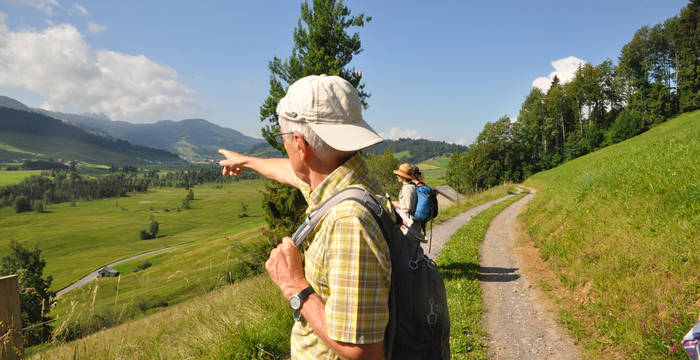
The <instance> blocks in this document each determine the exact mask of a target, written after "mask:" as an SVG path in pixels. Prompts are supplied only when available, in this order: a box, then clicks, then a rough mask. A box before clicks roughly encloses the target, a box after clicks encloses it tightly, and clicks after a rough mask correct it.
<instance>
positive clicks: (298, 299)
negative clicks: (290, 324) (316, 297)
mask: <svg viewBox="0 0 700 360" xmlns="http://www.w3.org/2000/svg"><path fill="white" fill-rule="evenodd" d="M313 293H314V288H312V287H311V286H309V287H307V288H306V289H304V290H302V291H300V292H299V293H298V294H296V295H292V297H290V298H289V306H290V307H291V308H292V310H294V313H293V314H292V317H293V318H294V321H299V320H300V319H301V311H299V309H301V304H302V303H303V302H304V300H306V299H307V298H308V297H309V295H311V294H313Z"/></svg>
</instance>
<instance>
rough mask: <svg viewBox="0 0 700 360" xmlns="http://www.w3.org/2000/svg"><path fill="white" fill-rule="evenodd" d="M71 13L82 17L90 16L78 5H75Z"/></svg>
mask: <svg viewBox="0 0 700 360" xmlns="http://www.w3.org/2000/svg"><path fill="white" fill-rule="evenodd" d="M70 13H71V14H80V15H88V14H89V13H88V11H87V9H86V8H85V7H84V6H82V5H80V4H78V3H75V4H73V7H72V8H71V9H70Z"/></svg>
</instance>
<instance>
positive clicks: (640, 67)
mask: <svg viewBox="0 0 700 360" xmlns="http://www.w3.org/2000/svg"><path fill="white" fill-rule="evenodd" d="M698 23H700V2H698V1H697V0H694V1H691V2H690V3H689V4H688V5H687V6H686V7H685V8H683V9H682V10H681V11H680V14H679V15H678V16H674V17H672V18H669V19H667V20H666V21H664V22H663V23H659V24H656V25H654V26H646V25H645V26H642V27H641V28H640V29H638V30H637V31H636V32H635V33H634V36H633V37H632V39H631V40H630V41H629V42H628V43H627V44H625V45H624V46H623V47H622V49H621V51H620V55H619V57H618V63H617V65H615V64H613V62H612V61H611V60H606V61H603V62H602V63H601V64H598V65H593V64H588V63H587V64H585V65H583V66H581V67H579V68H578V70H577V71H576V73H575V76H574V78H573V79H572V80H571V81H569V82H567V83H562V82H561V81H560V79H559V78H557V77H556V76H555V77H554V79H553V81H552V83H551V86H550V88H549V89H548V90H547V91H543V90H541V89H540V88H537V87H533V88H532V90H531V91H530V93H529V94H528V95H527V97H526V98H525V101H524V102H523V103H522V105H521V108H520V112H519V114H518V116H517V119H516V120H515V121H513V120H512V119H510V118H509V117H508V116H504V117H502V118H501V119H499V120H497V121H495V122H489V123H487V124H486V125H485V126H484V128H483V130H482V131H481V133H480V134H479V135H478V137H477V138H476V140H475V142H474V144H473V145H472V146H471V147H470V148H469V150H468V151H465V152H455V153H453V154H452V156H451V158H450V163H449V167H448V170H447V173H446V178H447V183H448V184H449V185H450V186H452V187H453V188H455V189H456V190H458V191H460V192H462V193H467V192H471V191H476V190H479V189H485V188H489V187H491V186H494V185H496V184H499V183H503V182H507V181H512V182H521V181H523V180H524V179H526V178H528V177H529V176H530V175H532V174H534V173H537V172H539V171H542V170H547V169H551V168H553V167H556V166H558V165H559V164H561V163H563V162H566V161H568V160H571V159H574V158H577V157H579V156H582V155H585V154H588V153H590V152H593V151H595V150H597V149H600V148H603V147H606V146H609V145H612V144H615V143H618V142H620V141H623V140H625V139H628V138H631V137H633V136H636V135H638V134H640V133H642V132H644V131H646V130H648V129H650V128H651V127H653V126H655V125H658V124H660V123H663V122H665V121H666V120H667V119H669V118H671V117H673V116H675V115H677V114H680V113H684V112H688V111H693V110H695V109H698V108H700V27H698Z"/></svg>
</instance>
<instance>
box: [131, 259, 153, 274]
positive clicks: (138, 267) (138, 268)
mask: <svg viewBox="0 0 700 360" xmlns="http://www.w3.org/2000/svg"><path fill="white" fill-rule="evenodd" d="M151 265H153V264H151V262H150V261H148V260H146V261H144V262H142V263H140V264H138V265H136V269H134V272H139V271H141V270H146V269H148V268H149V267H151Z"/></svg>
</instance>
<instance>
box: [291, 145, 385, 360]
mask: <svg viewBox="0 0 700 360" xmlns="http://www.w3.org/2000/svg"><path fill="white" fill-rule="evenodd" d="M297 183H298V185H299V189H300V190H301V191H302V193H303V194H304V197H305V198H306V201H307V203H308V204H309V207H308V209H307V211H310V210H311V209H314V208H316V207H317V206H318V205H320V204H321V203H322V202H323V201H324V200H326V199H328V198H329V197H330V196H331V195H333V194H334V193H336V192H338V191H339V190H342V189H344V188H347V187H349V186H357V187H361V188H364V189H366V190H368V191H369V192H370V193H372V194H383V193H384V189H383V188H382V186H381V185H380V184H379V183H378V182H377V181H376V180H374V179H373V178H371V177H370V175H369V170H368V169H367V165H365V162H364V160H363V159H362V156H361V155H360V154H359V152H358V153H357V154H355V155H354V156H353V157H351V158H350V159H349V160H348V161H347V162H345V164H343V165H342V166H340V167H338V168H337V169H335V171H333V173H331V174H330V175H329V176H328V177H327V178H326V179H325V180H324V181H323V182H322V183H321V184H320V185H319V186H318V187H317V188H316V189H314V191H311V188H310V187H309V185H308V184H306V183H304V182H303V181H301V180H298V179H297ZM385 206H386V207H387V208H389V204H388V201H387V202H386V203H385ZM308 239H309V240H311V239H313V240H311V242H310V244H309V247H308V249H307V250H306V252H305V255H304V262H305V263H304V272H305V275H306V280H307V281H308V282H309V283H310V284H311V286H312V287H313V288H314V290H315V291H316V293H317V294H318V295H319V296H321V298H322V299H323V301H324V302H325V304H326V306H325V314H326V325H327V329H328V336H329V337H330V338H331V339H333V340H336V341H341V342H347V343H353V344H374V343H378V342H380V341H382V340H383V339H384V331H385V329H386V325H387V323H388V322H389V304H388V301H389V289H390V286H391V258H390V254H389V248H388V246H387V244H386V241H385V240H384V236H383V235H382V230H381V228H380V227H379V225H378V224H377V222H376V221H375V220H374V217H373V216H372V214H371V212H370V211H369V210H367V209H366V208H365V207H364V206H362V205H361V204H359V203H357V202H355V201H344V202H342V203H340V204H338V205H336V206H335V207H334V208H333V209H331V210H330V211H329V212H328V214H327V215H326V216H325V218H324V219H323V220H322V221H321V222H320V223H319V225H318V226H317V227H316V230H315V232H314V233H312V234H311V235H310V236H309V238H308ZM307 241H308V240H307ZM291 350H292V359H337V358H338V356H336V355H335V354H334V353H333V352H332V351H331V350H330V349H329V348H328V347H327V346H326V344H325V343H324V342H323V340H321V339H320V338H319V337H318V336H316V334H314V332H313V330H312V329H311V326H309V324H308V323H307V322H306V321H304V320H302V321H298V322H296V323H295V324H294V327H293V328H292V336H291Z"/></svg>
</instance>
